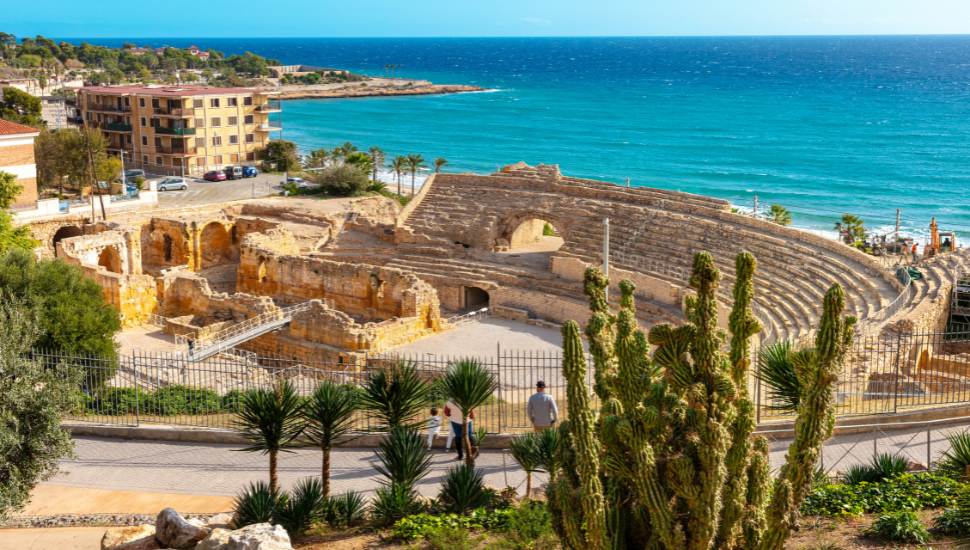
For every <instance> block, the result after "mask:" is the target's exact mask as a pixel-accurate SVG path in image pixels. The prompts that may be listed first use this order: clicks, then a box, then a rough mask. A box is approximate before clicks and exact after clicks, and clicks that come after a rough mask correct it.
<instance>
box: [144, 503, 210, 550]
mask: <svg viewBox="0 0 970 550" xmlns="http://www.w3.org/2000/svg"><path fill="white" fill-rule="evenodd" d="M208 534H209V530H208V529H202V528H200V527H196V526H195V525H192V524H191V523H189V522H187V521H185V518H183V517H182V516H180V515H179V513H178V512H176V511H175V510H173V509H171V508H166V509H164V510H162V511H161V512H159V513H158V518H156V519H155V538H157V539H158V542H160V543H162V546H164V547H165V548H176V549H178V550H181V549H185V548H192V547H193V546H195V543H197V542H199V541H200V540H202V539H204V538H205V537H206V536H207V535H208Z"/></svg>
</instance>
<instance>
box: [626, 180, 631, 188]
mask: <svg viewBox="0 0 970 550" xmlns="http://www.w3.org/2000/svg"><path fill="white" fill-rule="evenodd" d="M626 186H627V187H630V178H627V179H626Z"/></svg>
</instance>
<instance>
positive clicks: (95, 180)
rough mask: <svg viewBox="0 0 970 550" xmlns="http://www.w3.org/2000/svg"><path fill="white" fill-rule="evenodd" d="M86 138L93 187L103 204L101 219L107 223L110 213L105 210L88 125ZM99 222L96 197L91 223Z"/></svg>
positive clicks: (85, 131)
mask: <svg viewBox="0 0 970 550" xmlns="http://www.w3.org/2000/svg"><path fill="white" fill-rule="evenodd" d="M84 137H85V138H86V141H87V144H88V161H89V162H90V163H91V182H92V186H93V187H97V188H98V202H100V203H101V217H102V218H104V220H105V221H107V220H108V213H107V212H106V211H105V209H104V199H102V198H101V184H100V183H99V182H98V165H97V163H96V162H94V154H93V153H92V152H91V130H90V129H88V126H87V123H85V125H84ZM96 221H97V214H96V213H95V210H94V197H93V196H92V197H91V222H92V223H94V222H96Z"/></svg>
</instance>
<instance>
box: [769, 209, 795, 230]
mask: <svg viewBox="0 0 970 550" xmlns="http://www.w3.org/2000/svg"><path fill="white" fill-rule="evenodd" d="M768 219H769V220H770V221H771V222H772V223H777V224H778V225H791V212H789V211H788V210H786V209H785V207H784V206H782V205H780V204H772V205H771V208H769V209H768Z"/></svg>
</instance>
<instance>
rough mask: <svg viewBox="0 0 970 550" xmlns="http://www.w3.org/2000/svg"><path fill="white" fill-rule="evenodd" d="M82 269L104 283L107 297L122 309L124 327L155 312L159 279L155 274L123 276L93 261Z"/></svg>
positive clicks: (99, 282)
mask: <svg viewBox="0 0 970 550" xmlns="http://www.w3.org/2000/svg"><path fill="white" fill-rule="evenodd" d="M81 269H83V270H84V275H85V276H87V277H91V278H92V279H94V280H95V281H96V282H97V283H98V285H100V286H101V288H102V289H103V290H104V296H105V300H106V301H107V302H108V303H109V304H111V305H112V306H114V307H116V308H118V311H119V312H120V313H121V322H122V326H124V328H131V327H135V326H138V325H143V324H145V323H147V322H148V318H149V316H150V315H151V314H152V313H155V310H156V306H157V301H156V299H155V292H156V291H155V281H154V280H153V279H152V277H151V276H149V275H119V274H117V273H112V272H110V271H108V270H107V269H105V268H104V267H102V266H99V265H92V264H83V265H81Z"/></svg>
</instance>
